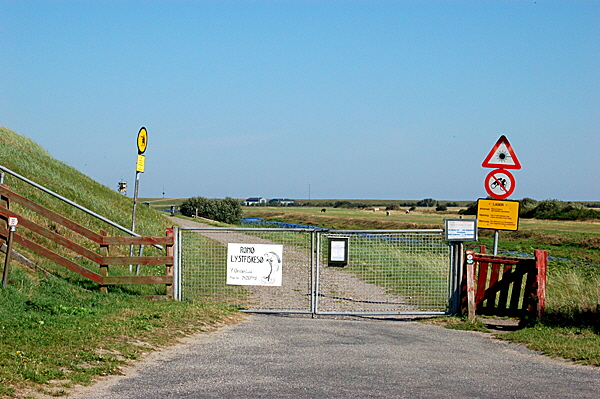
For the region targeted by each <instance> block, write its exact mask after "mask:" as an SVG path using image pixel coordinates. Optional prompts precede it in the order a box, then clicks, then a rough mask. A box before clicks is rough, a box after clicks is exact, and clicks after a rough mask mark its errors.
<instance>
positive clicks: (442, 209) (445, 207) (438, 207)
mask: <svg viewBox="0 0 600 399" xmlns="http://www.w3.org/2000/svg"><path fill="white" fill-rule="evenodd" d="M435 210H436V211H438V212H445V211H447V210H448V206H446V205H438V206H437V207H436V208H435Z"/></svg>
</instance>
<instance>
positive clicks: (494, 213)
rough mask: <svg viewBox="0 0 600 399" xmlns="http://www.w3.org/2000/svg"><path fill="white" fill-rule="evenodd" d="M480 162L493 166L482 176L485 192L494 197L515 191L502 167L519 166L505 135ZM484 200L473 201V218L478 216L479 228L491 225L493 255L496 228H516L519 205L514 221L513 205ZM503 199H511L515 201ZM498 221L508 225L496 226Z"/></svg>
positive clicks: (506, 196)
mask: <svg viewBox="0 0 600 399" xmlns="http://www.w3.org/2000/svg"><path fill="white" fill-rule="evenodd" d="M481 166H483V167H484V168H495V170H492V171H491V172H490V173H488V175H487V176H486V178H485V182H484V185H485V191H486V192H487V193H488V195H489V196H490V197H492V198H494V199H497V200H503V199H505V198H508V197H510V195H511V194H512V193H513V192H514V191H515V187H516V181H515V178H514V176H513V175H512V173H510V172H509V171H508V170H506V169H521V163H520V162H519V160H518V158H517V155H516V154H515V152H514V150H513V149H512V146H511V145H510V143H509V142H508V139H507V138H506V136H504V135H502V136H501V137H500V139H498V141H497V142H496V144H495V145H494V147H493V148H492V150H491V151H490V153H489V154H488V155H487V157H486V158H485V160H484V161H483V163H482V164H481ZM485 201H486V200H479V201H477V219H478V220H479V227H480V228H482V229H485V228H488V229H489V228H491V229H494V255H497V254H498V230H516V229H517V228H518V227H517V226H518V223H519V206H518V202H517V206H516V221H515V220H514V219H515V215H514V209H515V206H514V205H510V204H506V205H507V206H506V207H505V206H504V205H505V204H504V203H503V202H502V201H495V202H493V203H488V202H485ZM506 202H507V203H508V202H513V203H514V202H515V201H506ZM484 207H485V208H484ZM500 225H502V226H509V228H498V226H500ZM513 226H515V228H513Z"/></svg>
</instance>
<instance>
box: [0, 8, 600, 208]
mask: <svg viewBox="0 0 600 399" xmlns="http://www.w3.org/2000/svg"><path fill="white" fill-rule="evenodd" d="M0 21H1V22H0V57H1V60H2V61H1V63H0V125H2V126H6V127H8V128H10V129H12V130H14V131H16V132H17V133H19V134H22V135H24V136H26V137H29V138H31V139H32V140H34V141H36V142H37V143H39V144H40V145H41V146H42V147H43V148H44V149H46V150H47V151H48V152H49V153H50V154H51V155H53V156H54V157H55V158H57V159H59V160H61V161H64V162H66V163H67V164H69V165H71V166H73V167H75V168H77V169H79V170H81V171H82V172H83V173H85V174H86V175H88V176H90V177H92V178H93V179H95V180H97V181H99V182H100V183H102V184H104V185H107V186H108V187H110V188H113V189H115V190H116V189H117V183H118V182H119V180H121V179H123V180H125V181H127V182H128V183H129V186H130V189H129V195H130V196H131V195H132V193H133V184H134V180H135V161H136V156H137V147H136V138H137V133H138V130H139V129H140V127H142V126H145V127H146V128H147V130H148V137H149V139H148V149H147V151H146V154H145V155H146V171H145V173H144V174H142V175H141V177H140V197H161V196H162V193H163V190H164V192H165V196H166V197H186V198H187V197H192V196H198V195H200V196H205V197H211V198H212V197H218V198H222V197H225V196H231V197H235V198H245V197H250V196H263V197H266V198H274V197H289V198H308V196H309V189H310V196H311V198H313V199H317V198H339V199H342V198H348V199H370V198H372V199H399V200H401V199H422V198H429V197H431V198H436V199H445V200H475V199H477V198H480V197H485V196H486V195H487V193H486V191H485V189H484V179H485V176H486V175H487V173H488V172H489V171H490V169H485V168H483V167H482V166H481V163H482V162H483V160H484V158H485V157H486V155H487V154H488V152H489V151H490V150H491V149H492V147H493V145H494V144H495V143H496V141H497V140H498V139H499V137H500V136H501V135H506V137H507V138H508V140H509V141H510V144H512V147H513V149H514V150H515V153H516V155H517V157H518V159H519V161H520V163H521V165H522V169H521V170H518V171H514V172H513V175H514V176H515V179H516V183H517V184H516V190H515V192H514V194H513V195H512V196H511V198H513V199H520V198H524V197H531V198H534V199H538V200H543V199H548V198H557V199H562V200H584V201H588V200H596V201H597V200H600V161H599V158H600V154H599V153H600V2H599V1H573V0H571V1H545V0H537V1H517V0H511V1H483V0H481V1H377V0H371V1H358V0H354V1H343V0H337V1H327V0H319V1H317V0H312V1H6V0H0ZM33 178H34V179H35V176H33Z"/></svg>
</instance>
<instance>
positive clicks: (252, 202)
mask: <svg viewBox="0 0 600 399" xmlns="http://www.w3.org/2000/svg"><path fill="white" fill-rule="evenodd" d="M243 204H244V205H246V206H265V205H267V204H268V205H269V206H297V205H299V204H300V203H299V202H298V201H296V200H293V199H289V198H273V199H272V200H269V202H268V203H267V200H266V199H265V198H263V197H250V198H248V199H247V200H246V201H244V202H243Z"/></svg>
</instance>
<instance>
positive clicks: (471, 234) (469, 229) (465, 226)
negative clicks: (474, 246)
mask: <svg viewBox="0 0 600 399" xmlns="http://www.w3.org/2000/svg"><path fill="white" fill-rule="evenodd" d="M444 225H445V231H446V241H462V242H467V241H477V219H444Z"/></svg>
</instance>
